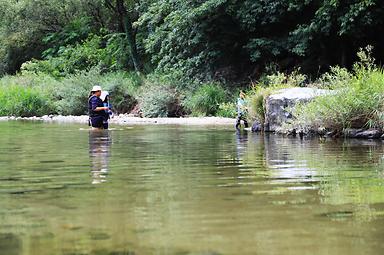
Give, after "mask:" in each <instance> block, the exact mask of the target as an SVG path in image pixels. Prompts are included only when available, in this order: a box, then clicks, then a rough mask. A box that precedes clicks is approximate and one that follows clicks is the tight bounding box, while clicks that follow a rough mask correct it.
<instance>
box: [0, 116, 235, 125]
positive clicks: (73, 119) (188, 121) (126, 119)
mask: <svg viewBox="0 0 384 255" xmlns="http://www.w3.org/2000/svg"><path fill="white" fill-rule="evenodd" d="M8 120H27V121H44V122H57V123H85V124H86V123H88V116H86V115H82V116H60V115H49V116H48V115H46V116H42V117H28V118H23V117H0V121H8ZM235 122H236V119H233V118H222V117H186V118H140V117H132V116H130V115H126V114H120V115H117V116H114V117H113V118H112V119H110V121H109V123H110V124H118V125H148V124H153V125H196V126H205V125H213V126H218V125H220V126H227V125H234V124H235Z"/></svg>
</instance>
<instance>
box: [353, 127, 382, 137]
mask: <svg viewBox="0 0 384 255" xmlns="http://www.w3.org/2000/svg"><path fill="white" fill-rule="evenodd" d="M382 134H383V133H382V132H381V131H380V130H378V129H368V130H364V131H361V132H358V133H357V134H356V135H355V137H356V138H364V139H377V138H380V137H381V136H382Z"/></svg>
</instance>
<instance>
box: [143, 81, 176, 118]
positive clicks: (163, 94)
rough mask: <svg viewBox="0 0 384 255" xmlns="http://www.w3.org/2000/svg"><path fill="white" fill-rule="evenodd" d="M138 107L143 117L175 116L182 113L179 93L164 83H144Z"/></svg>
mask: <svg viewBox="0 0 384 255" xmlns="http://www.w3.org/2000/svg"><path fill="white" fill-rule="evenodd" d="M139 105H140V109H141V111H142V113H143V115H144V116H145V117H149V118H154V117H177V116H180V115H181V114H182V110H181V106H180V100H179V95H178V93H177V91H176V89H175V88H173V87H171V86H169V85H166V84H154V85H153V84H152V85H151V86H150V85H148V84H147V85H146V86H144V87H143V88H142V90H141V93H140V96H139Z"/></svg>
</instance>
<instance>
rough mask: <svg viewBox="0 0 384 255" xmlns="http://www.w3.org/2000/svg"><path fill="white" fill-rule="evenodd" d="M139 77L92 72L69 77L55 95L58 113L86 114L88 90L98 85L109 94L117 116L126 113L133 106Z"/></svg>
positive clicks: (131, 74)
mask: <svg viewBox="0 0 384 255" xmlns="http://www.w3.org/2000/svg"><path fill="white" fill-rule="evenodd" d="M140 83H141V78H140V77H139V76H138V75H137V74H135V73H111V74H106V75H100V74H98V73H97V70H96V71H94V72H92V71H91V72H87V73H80V74H76V75H72V76H68V77H67V78H64V79H62V80H61V81H60V85H59V86H58V89H57V91H56V92H55V94H54V96H55V99H56V106H57V109H58V112H59V113H60V114H63V115H81V114H87V111H88V105H87V101H88V97H89V93H90V89H91V88H92V86H94V85H95V84H100V85H101V87H102V88H103V90H107V91H109V92H110V95H111V104H112V106H113V109H114V110H116V111H117V112H118V113H125V112H129V111H130V110H131V109H132V108H133V106H134V105H135V103H136V101H137V100H136V95H135V93H136V90H137V89H138V87H139V86H140Z"/></svg>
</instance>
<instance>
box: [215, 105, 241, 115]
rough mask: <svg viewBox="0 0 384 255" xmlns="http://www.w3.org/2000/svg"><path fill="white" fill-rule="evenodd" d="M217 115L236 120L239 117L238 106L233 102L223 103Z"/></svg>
mask: <svg viewBox="0 0 384 255" xmlns="http://www.w3.org/2000/svg"><path fill="white" fill-rule="evenodd" d="M216 115H217V116H220V117H226V118H235V117H236V116H237V111H236V104H235V103H233V102H229V103H221V104H220V105H219V109H218V111H217V114H216Z"/></svg>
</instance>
